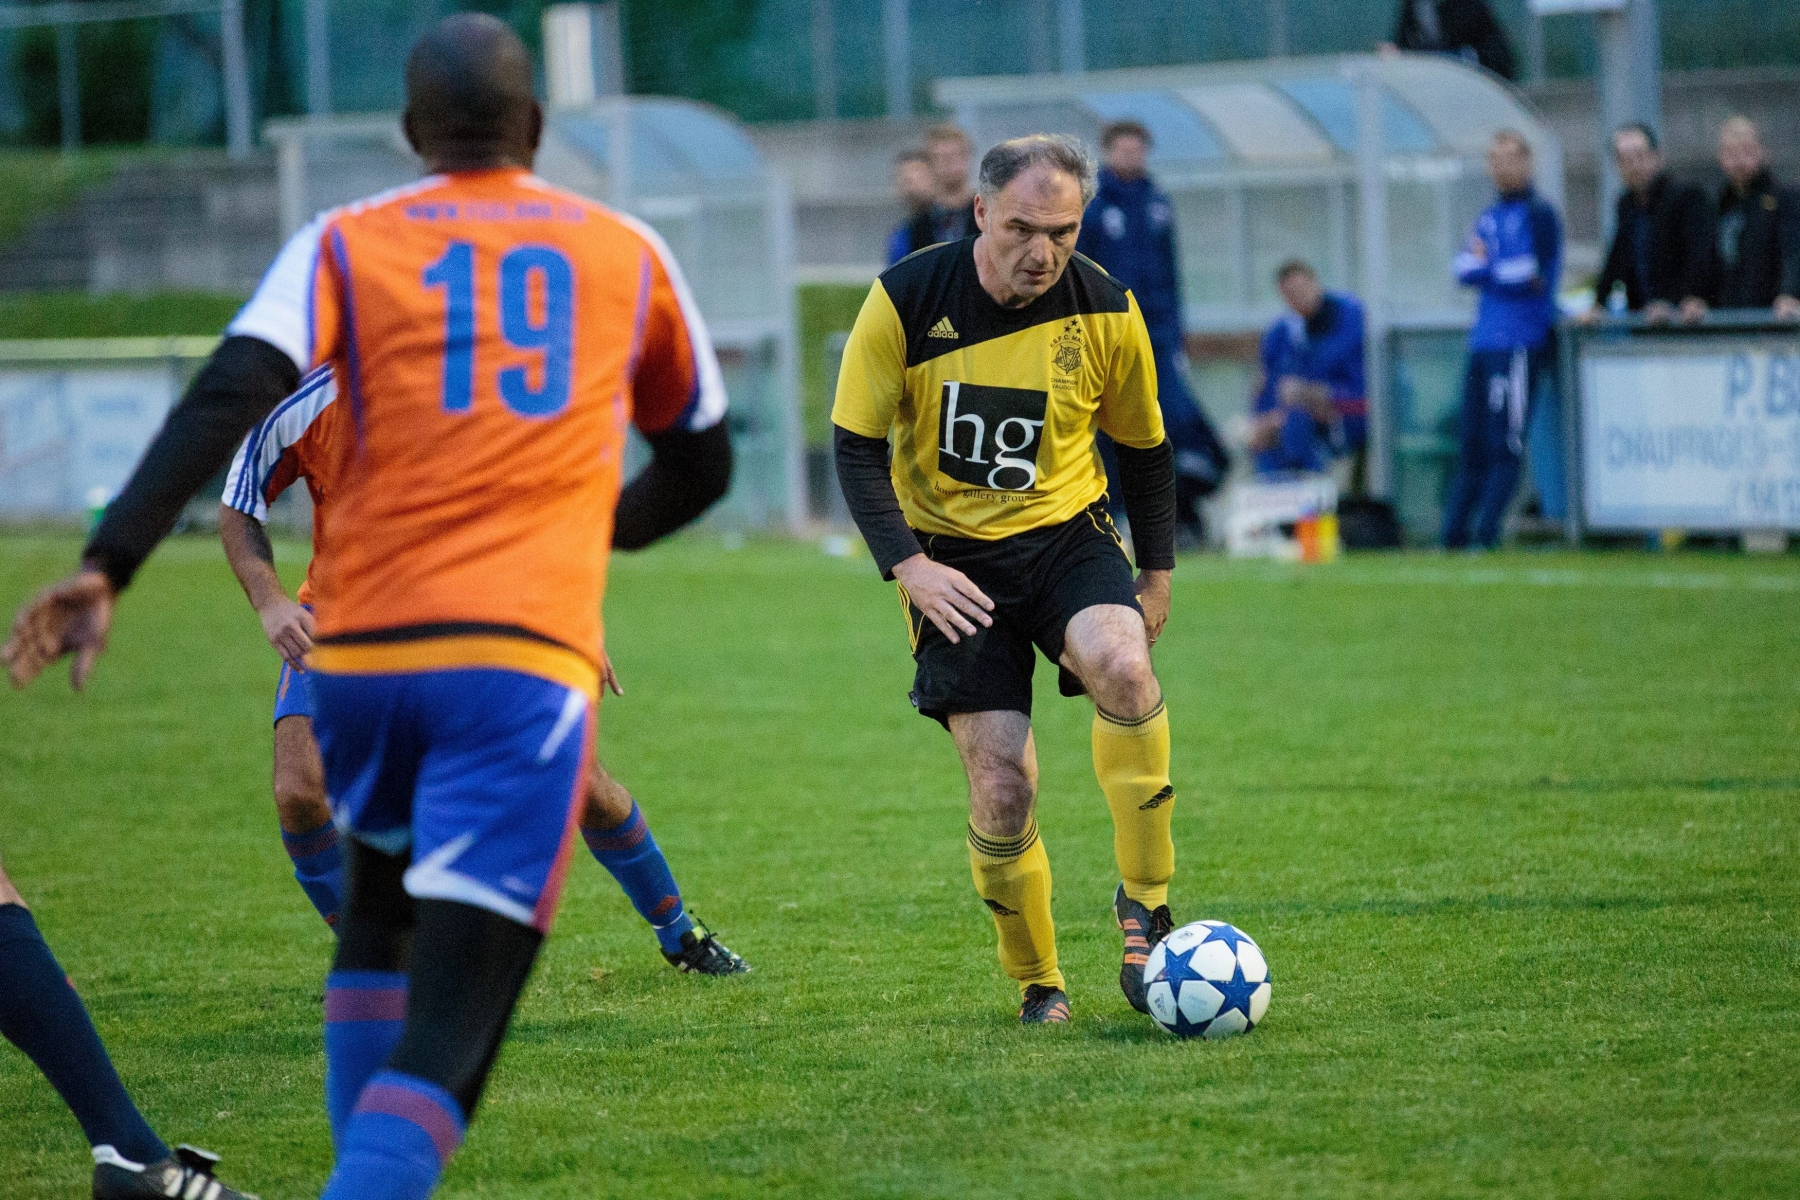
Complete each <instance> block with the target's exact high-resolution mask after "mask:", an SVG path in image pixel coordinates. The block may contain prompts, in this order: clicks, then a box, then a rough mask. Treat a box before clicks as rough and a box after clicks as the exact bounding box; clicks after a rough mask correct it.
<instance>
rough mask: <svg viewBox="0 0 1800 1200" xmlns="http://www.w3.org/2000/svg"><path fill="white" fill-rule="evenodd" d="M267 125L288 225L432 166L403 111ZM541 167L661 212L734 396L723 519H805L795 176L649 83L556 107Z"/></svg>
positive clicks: (788, 524)
mask: <svg viewBox="0 0 1800 1200" xmlns="http://www.w3.org/2000/svg"><path fill="white" fill-rule="evenodd" d="M266 132H267V136H268V138H269V140H270V141H271V142H273V143H274V144H275V146H276V153H277V162H278V164H279V176H278V179H279V188H280V199H281V218H282V228H283V233H284V235H285V234H287V233H290V232H292V231H293V230H295V229H298V228H299V227H300V226H301V225H302V224H304V223H305V222H306V221H307V220H308V219H309V218H310V217H311V216H312V215H313V214H314V213H315V212H318V211H319V210H321V209H325V208H329V207H331V206H333V205H336V204H342V203H345V202H347V201H350V200H353V199H356V198H358V197H360V196H366V195H369V194H371V193H374V192H378V191H381V190H384V189H386V188H390V187H394V186H396V185H399V184H404V183H408V182H410V181H412V180H414V179H416V178H418V177H419V175H420V173H421V169H422V168H421V166H420V163H419V160H418V158H417V157H416V156H415V155H414V154H413V153H412V151H411V150H410V149H409V148H408V147H407V145H406V140H405V138H404V137H403V136H402V134H401V132H400V121H399V118H398V117H397V116H395V115H392V114H380V115H370V116H346V117H323V118H320V117H308V118H300V119H294V120H282V121H272V122H270V123H269V125H268V127H267V131H266ZM536 169H537V173H538V174H539V175H540V176H542V177H543V178H544V179H545V180H547V181H549V182H550V183H553V184H556V185H558V186H560V187H565V188H568V189H570V190H571V191H574V192H578V193H580V194H582V195H584V196H589V197H591V198H593V199H595V200H599V201H601V202H602V203H605V204H607V205H609V206H611V207H613V208H615V209H618V210H620V211H622V212H625V213H629V214H631V215H633V216H635V217H637V218H639V219H640V220H642V221H644V222H645V223H647V224H649V225H650V226H652V227H653V228H655V230H656V231H657V232H658V233H659V234H661V235H662V237H663V239H664V240H665V241H667V242H668V244H669V248H670V249H671V250H672V251H673V252H674V255H675V258H676V261H677V262H679V263H680V264H681V269H682V272H683V274H685V275H686V277H687V281H688V284H689V286H690V287H691V288H692V290H693V294H694V300H695V303H696V304H698V305H699V307H700V311H701V313H702V314H703V315H704V316H705V318H706V323H707V327H708V329H709V330H710V331H711V333H712V338H713V342H714V345H715V346H716V347H717V349H718V353H719V361H720V365H721V367H722V368H723V370H724V374H725V386H726V390H727V392H728V393H729V394H730V397H731V416H730V420H731V423H732V431H733V440H734V442H735V444H736V450H737V467H736V471H735V474H734V477H733V481H732V488H731V493H730V495H729V496H728V497H727V498H726V500H725V501H724V502H723V503H722V504H721V505H720V506H719V508H718V509H716V510H715V511H714V514H713V517H712V520H713V521H715V522H716V523H718V524H720V525H722V526H724V527H725V528H727V529H730V530H745V529H767V528H784V529H789V530H795V531H797V530H799V529H800V528H801V526H802V524H803V522H804V521H805V519H806V491H805V474H804V462H803V458H802V443H801V431H800V413H799V388H798V382H797V380H798V367H797V361H798V360H797V357H796V353H797V351H796V341H795V336H796V335H795V316H794V289H793V278H792V275H793V257H794V256H793V205H792V202H791V200H790V198H789V193H788V190H787V187H786V184H785V181H784V180H782V179H781V178H780V177H779V175H777V174H776V173H775V172H773V171H772V170H770V169H769V167H768V165H767V164H766V163H765V162H764V161H763V159H762V156H761V155H760V154H759V153H758V152H757V150H756V147H755V146H754V145H753V144H752V143H751V141H750V139H749V138H748V137H746V136H745V135H744V132H743V130H742V129H741V128H740V127H739V126H738V125H737V123H736V122H735V121H734V120H732V119H731V118H730V117H729V116H728V115H726V114H724V113H722V112H720V111H718V110H716V109H713V108H709V107H707V106H705V105H702V104H696V103H694V102H692V101H688V100H670V99H660V98H652V97H635V96H634V97H615V98H608V99H604V100H601V101H599V102H598V103H596V104H594V105H592V106H590V107H585V108H579V109H562V110H556V111H553V112H551V113H550V114H549V115H548V119H547V121H546V124H545V129H544V140H543V145H542V146H541V147H540V149H539V152H538V158H537V164H536ZM641 453H642V448H641V447H639V448H638V449H637V450H636V451H634V455H635V454H641ZM635 465H636V464H635V462H634V463H633V464H632V465H631V466H629V467H628V470H635Z"/></svg>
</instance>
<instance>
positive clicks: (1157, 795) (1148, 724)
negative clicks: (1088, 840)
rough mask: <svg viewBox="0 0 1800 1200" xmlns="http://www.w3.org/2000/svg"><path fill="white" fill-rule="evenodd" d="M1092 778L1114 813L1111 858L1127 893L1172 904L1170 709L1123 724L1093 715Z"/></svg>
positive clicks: (1150, 902)
mask: <svg viewBox="0 0 1800 1200" xmlns="http://www.w3.org/2000/svg"><path fill="white" fill-rule="evenodd" d="M1094 775H1095V777H1096V778H1098V779H1099V780H1100V790H1101V791H1103V792H1105V793H1106V806H1107V807H1108V808H1110V809H1112V819H1113V857H1114V858H1116V859H1118V862H1119V876H1120V878H1121V879H1123V880H1124V881H1125V894H1126V895H1127V896H1129V897H1131V898H1132V899H1133V900H1136V901H1137V902H1138V903H1139V904H1142V905H1143V906H1144V907H1145V908H1149V909H1155V908H1158V907H1160V906H1162V905H1164V904H1167V903H1168V902H1169V879H1170V878H1171V877H1172V876H1173V875H1174V874H1175V841H1174V839H1173V838H1171V837H1170V836H1169V818H1170V817H1172V816H1174V814H1175V789H1174V788H1172V787H1170V786H1169V710H1168V708H1167V707H1166V706H1165V705H1163V704H1162V703H1161V702H1158V704H1157V706H1156V707H1155V708H1154V709H1153V710H1151V712H1150V714H1149V715H1148V716H1145V717H1140V718H1138V719H1137V720H1135V721H1124V720H1121V719H1119V718H1117V717H1114V716H1112V715H1111V714H1109V713H1104V712H1101V711H1099V710H1098V709H1096V710H1095V711H1094Z"/></svg>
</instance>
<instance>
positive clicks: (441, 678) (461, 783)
mask: <svg viewBox="0 0 1800 1200" xmlns="http://www.w3.org/2000/svg"><path fill="white" fill-rule="evenodd" d="M406 85H407V110H406V132H407V136H408V138H409V139H410V140H411V142H412V144H413V146H414V148H415V149H417V150H418V151H419V153H420V156H421V157H422V158H423V159H424V161H425V164H426V166H427V168H428V169H429V170H430V171H431V172H432V174H431V175H430V176H428V177H427V178H426V179H424V180H423V181H421V182H420V183H418V184H416V185H414V186H412V187H410V188H406V189H402V190H400V191H398V192H393V193H388V194H385V195H382V196H377V197H374V198H371V199H369V200H366V201H363V202H360V203H357V204H353V205H350V206H347V207H345V208H343V209H339V210H336V211H333V212H331V213H327V214H325V215H324V216H322V217H321V218H320V219H318V220H317V221H315V222H314V223H313V224H312V225H310V226H308V227H307V228H306V229H305V230H303V231H302V232H301V233H300V234H299V235H297V236H296V237H295V238H294V239H293V240H292V241H291V242H290V243H289V244H288V246H287V247H286V248H284V249H283V251H282V253H281V255H280V257H279V258H278V259H277V261H276V263H275V265H274V266H273V267H272V268H271V270H270V273H269V275H268V276H267V277H266V278H265V280H264V282H263V284H262V285H261V286H260V287H259V289H258V292H257V295H256V296H255V297H254V298H253V299H252V300H251V302H250V304H249V305H248V306H246V308H245V310H244V312H243V313H241V314H240V315H239V317H238V319H237V320H236V321H235V322H234V323H233V325H232V327H231V330H230V331H229V332H230V334H231V336H229V337H228V338H227V339H226V341H225V342H224V344H223V345H222V346H221V347H220V349H219V351H218V352H217V353H215V355H214V357H213V359H212V360H211V361H210V362H209V363H208V365H207V367H206V368H205V369H204V370H203V371H202V372H201V375H200V377H199V378H198V379H197V380H196V383H195V385H194V386H193V387H192V388H191V389H190V392H189V395H188V396H187V397H186V398H185V399H184V400H183V403H182V404H181V405H180V406H179V407H178V408H177V410H176V411H175V412H174V413H172V414H171V417H170V420H169V422H168V423H167V424H166V425H165V427H164V429H163V431H162V432H161V433H160V434H159V435H158V436H157V438H156V440H155V441H154V442H153V443H152V445H151V448H150V449H149V450H148V451H147V452H146V455H145V460H144V462H142V463H140V464H139V467H138V469H137V471H136V472H134V475H133V478H132V480H131V482H130V483H128V484H127V487H126V489H125V491H124V492H123V493H122V494H121V496H120V499H119V500H118V501H115V502H114V504H113V505H112V506H110V507H109V509H108V512H107V514H106V516H105V518H104V519H103V520H102V522H101V524H100V526H99V528H98V529H97V530H96V531H95V534H94V537H93V538H92V539H90V541H89V545H88V547H87V550H86V551H85V552H84V569H83V570H82V571H81V572H78V573H77V574H76V575H75V576H73V577H72V578H70V579H69V580H66V581H64V582H63V583H61V584H59V585H57V586H55V587H53V588H50V589H47V590H46V591H45V592H43V593H41V594H40V595H39V596H38V597H36V598H35V599H34V600H32V601H31V602H30V603H28V604H27V605H26V606H25V607H24V608H23V609H22V610H21V612H20V614H19V616H18V618H17V619H16V620H15V623H14V627H13V634H12V637H11V638H10V639H9V641H8V643H7V645H6V647H5V650H4V657H5V658H6V660H7V662H8V665H9V667H10V669H11V672H12V675H13V678H14V681H15V683H18V684H21V685H22V684H23V683H25V682H27V681H29V680H30V679H31V678H32V677H34V676H35V675H36V674H37V673H38V672H40V671H41V670H42V669H43V668H44V667H45V666H47V665H48V664H49V663H50V662H52V661H54V660H55V659H57V658H59V657H61V656H62V655H64V654H67V653H73V654H74V655H75V669H74V672H73V681H74V682H75V683H76V684H77V685H79V684H80V683H81V682H82V681H83V680H84V679H85V678H86V675H87V673H88V672H89V671H90V670H91V669H92V666H93V664H94V661H95V660H96V658H97V657H98V655H99V653H100V652H101V650H102V649H103V648H104V645H105V637H106V633H107V630H108V628H109V626H110V621H111V616H112V609H113V600H114V597H115V596H116V595H117V593H118V592H119V591H120V590H121V589H122V588H123V586H124V585H125V584H126V583H127V582H128V581H129V580H130V577H131V574H132V573H133V571H135V569H136V568H137V566H138V565H139V564H140V563H141V562H142V561H143V559H144V557H145V556H147V555H148V553H149V552H150V550H151V549H152V548H153V547H154V546H155V544H156V542H157V541H158V540H159V539H160V538H161V537H162V536H163V535H164V534H166V532H167V530H168V528H169V527H170V525H171V524H172V523H173V520H174V517H175V515H176V514H177V513H178V512H179V511H180V507H181V505H182V504H183V503H185V502H186V500H187V499H189V498H190V497H191V496H192V495H193V494H194V493H195V492H197V491H198V490H199V488H200V487H201V486H203V485H204V483H205V480H206V479H207V478H208V477H209V476H210V475H211V474H212V473H213V472H214V471H216V470H217V469H218V468H219V467H220V466H221V465H223V462H224V461H225V459H226V458H228V457H229V455H230V452H231V450H232V449H233V448H234V447H235V445H236V444H237V442H238V441H240V440H241V439H242V438H243V436H244V435H245V434H246V433H248V432H249V430H250V428H251V427H252V426H253V425H254V424H255V423H256V422H257V421H260V420H261V419H262V418H264V417H265V416H267V415H268V414H269V412H270V411H272V410H273V409H274V407H275V406H276V404H278V403H279V402H280V400H281V398H282V397H283V396H286V395H287V394H289V393H291V392H292V391H293V390H294V388H295V385H296V383H298V381H299V377H300V374H301V373H302V371H303V370H309V369H311V368H314V367H317V366H320V365H325V364H330V366H331V368H332V370H333V373H334V375H335V376H336V377H337V378H339V379H340V380H341V381H342V386H343V387H344V389H345V393H346V399H347V400H348V408H347V410H346V411H347V413H348V415H349V416H350V419H351V424H352V429H353V436H352V437H351V438H349V439H347V449H346V452H345V453H346V457H345V461H344V462H343V463H342V464H341V470H340V472H339V474H338V476H337V478H338V481H339V482H338V490H337V495H336V496H335V497H334V499H333V501H332V505H331V509H330V513H329V516H328V519H327V521H326V523H325V525H324V527H323V529H322V530H321V531H320V533H321V537H320V539H319V543H318V545H317V546H316V548H315V558H314V563H313V580H314V584H315V589H316V592H315V596H314V601H315V604H316V606H317V610H318V612H317V624H316V628H315V630H314V648H313V650H312V652H311V654H310V656H309V658H308V670H309V674H310V675H311V679H312V684H313V699H314V702H315V704H316V705H317V710H318V719H317V723H316V732H317V735H318V740H319V746H320V750H321V754H322V757H323V761H324V767H325V775H326V783H327V788H328V791H329V794H330V795H331V796H332V798H333V802H334V805H335V807H336V813H337V823H338V826H339V828H340V829H342V830H343V831H344V833H345V835H346V842H347V845H348V851H349V854H348V858H349V865H348V878H349V889H348V896H347V899H346V903H345V907H344V913H343V917H342V920H340V922H339V924H338V946H337V952H336V959H335V962H334V965H333V970H332V972H331V974H330V976H329V977H328V979H327V985H326V1000H325V1008H326V1031H325V1044H326V1056H327V1067H326V1091H327V1108H328V1110H329V1113H330V1116H331V1118H332V1129H333V1134H334V1138H335V1141H336V1146H337V1164H336V1167H335V1169H334V1171H333V1174H332V1177H331V1180H330V1181H329V1182H328V1183H327V1185H326V1188H325V1196H326V1197H328V1198H330V1200H345V1198H347V1197H352V1196H354V1197H357V1198H359V1200H364V1198H372V1197H392V1198H395V1200H415V1198H421V1197H424V1196H426V1195H428V1194H429V1193H430V1192H431V1191H432V1189H433V1188H434V1187H435V1186H436V1182H437V1178H438V1175H439V1173H440V1172H441V1170H442V1168H443V1164H444V1162H445V1160H446V1159H448V1157H449V1155H450V1154H451V1153H452V1152H453V1151H454V1150H455V1148H456V1147H457V1146H458V1145H459V1144H460V1142H461V1140H462V1137H463V1133H464V1130H465V1128H466V1125H467V1122H468V1120H469V1118H470V1116H471V1115H472V1113H473V1111H474V1108H475V1104H476V1101H477V1100H478V1098H479V1096H480V1094H481V1090H482V1087H483V1085H484V1083H485V1082H486V1079H487V1074H488V1071H489V1069H490V1068H491V1067H492V1064H493V1062H494V1059H495V1056H496V1055H497V1054H498V1051H499V1047H500V1042H501V1040H502V1038H503V1036H504V1034H505V1030H506V1024H507V1021H508V1019H509V1018H510V1016H511V1013H512V1010H513V1007H514V1005H515V1003H516V1002H517V999H518V995H519V992H520V990H521V989H522V988H523V986H524V983H525V980H526V977H527V976H528V974H529V973H530V970H531V965H532V963H533V961H534V959H535V958H536V955H537V951H538V947H539V946H540V944H541V943H542V940H543V937H544V934H545V932H546V931H547V930H548V928H549V925H550V919H551V916H552V913H553V912H554V910H555V906H556V901H557V898H558V894H559V892H560V889H561V883H562V877H563V872H564V871H565V870H566V868H567V864H568V857H569V853H570V847H571V843H572V836H573V834H574V831H575V826H576V821H575V815H576V811H577V805H578V803H579V800H580V797H581V784H582V781H583V780H584V778H585V764H586V761H587V756H588V748H589V746H590V745H591V737H592V721H593V711H594V705H595V703H596V701H597V698H598V689H599V684H600V678H601V670H602V664H603V662H604V650H603V646H602V640H601V626H600V600H601V596H602V593H603V591H604V586H605V574H606V561H607V554H608V550H609V547H610V543H611V540H612V535H613V525H614V513H615V506H616V505H617V503H618V501H619V491H620V485H621V480H620V470H621V465H622V458H623V453H624V448H625V434H626V426H627V424H628V423H635V424H636V425H637V427H638V428H639V429H640V430H641V431H643V432H644V433H645V435H646V436H647V437H648V438H649V440H650V442H651V444H652V448H653V452H654V454H655V457H654V459H653V461H652V464H651V466H650V467H649V468H647V471H648V472H650V473H651V478H649V479H648V480H640V481H637V482H634V492H636V493H637V501H638V507H639V511H638V512H637V513H634V514H633V515H632V519H633V520H642V521H645V522H649V523H656V524H667V525H668V527H669V528H673V527H675V526H676V525H679V524H681V523H682V522H684V521H685V520H687V519H689V518H691V517H692V516H693V515H694V514H695V513H697V512H699V511H701V510H703V509H704V508H705V507H706V505H707V504H709V503H711V501H712V500H713V499H715V498H716V497H717V496H718V495H719V494H720V493H721V492H722V490H723V487H722V484H723V480H724V479H725V478H728V476H729V441H728V440H727V437H726V435H725V433H724V430H723V426H722V424H721V418H722V416H723V413H724V391H723V388H722V386H721V383H720V380H719V379H718V376H717V374H716V369H715V368H714V367H713V366H712V359H711V355H710V354H707V353H702V352H701V348H702V347H703V345H704V342H705V333H704V329H703V327H702V326H701V324H700V322H699V319H698V316H697V314H696V313H695V312H694V310H693V306H692V304H691V302H690V301H689V299H688V297H687V295H686V289H685V286H684V285H683V283H682V280H681V277H680V275H679V273H678V271H677V270H676V268H675V266H674V264H673V262H672V261H671V260H669V259H668V257H667V256H666V254H665V253H664V252H663V249H662V247H661V246H660V243H659V242H658V241H657V239H656V238H655V236H654V235H653V234H651V233H650V232H649V231H648V230H646V229H645V228H643V227H642V226H639V225H637V224H636V223H634V222H631V221H629V220H627V219H625V218H623V217H620V216H618V215H616V214H613V213H611V212H608V211H607V210H605V209H604V208H601V207H600V206H598V205H595V204H592V203H590V202H588V201H585V200H583V199H581V198H580V197H577V196H574V195H571V194H568V193H564V192H560V191H557V190H556V189H553V188H550V187H548V186H547V185H545V184H544V183H542V182H541V181H539V180H537V179H536V178H534V177H533V176H532V175H531V174H530V170H529V168H530V164H531V161H532V158H533V157H534V155H535V151H536V147H537V143H538V138H539V135H540V133H541V131H542V125H543V117H542V113H541V111H540V110H539V108H538V105H537V103H536V101H535V100H534V99H533V97H532V70H531V62H530V59H529V57H528V55H527V53H526V50H525V47H524V46H523V44H522V43H520V41H519V40H518V38H517V37H516V36H515V35H514V34H513V33H512V32H511V31H510V30H509V29H508V28H507V27H506V26H505V25H504V24H502V23H501V22H499V21H497V20H495V19H494V18H491V17H486V16H481V15H473V14H465V15H461V16H456V17H451V18H449V19H447V20H445V21H443V22H442V23H440V24H439V25H438V26H436V27H435V28H434V29H433V30H432V31H430V32H429V33H427V34H426V35H425V36H424V37H423V38H422V39H421V40H420V42H419V43H418V45H416V46H415V47H414V49H413V52H412V54H411V55H410V57H409V59H408V61H407V71H406ZM659 464H660V469H659ZM639 483H642V486H641V487H640V486H639ZM619 524H620V526H621V527H623V525H624V524H625V514H624V513H620V515H619Z"/></svg>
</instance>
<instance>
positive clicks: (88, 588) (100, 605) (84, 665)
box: [0, 569, 116, 692]
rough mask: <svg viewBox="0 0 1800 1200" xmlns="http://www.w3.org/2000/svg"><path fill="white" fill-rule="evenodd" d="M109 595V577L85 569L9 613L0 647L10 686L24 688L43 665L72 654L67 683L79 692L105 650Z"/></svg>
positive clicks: (109, 625)
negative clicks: (9, 623) (10, 618)
mask: <svg viewBox="0 0 1800 1200" xmlns="http://www.w3.org/2000/svg"><path fill="white" fill-rule="evenodd" d="M115 599H116V597H115V595H114V594H113V587H112V581H111V580H109V579H107V577H106V576H105V575H103V574H101V573H100V572H99V571H93V570H87V569H83V570H80V571H77V572H75V574H73V575H71V576H69V577H68V578H67V579H65V580H63V581H62V582H61V583H56V584H52V585H51V586H49V587H47V588H45V589H44V590H43V591H41V592H39V593H38V594H37V595H35V596H33V597H32V598H31V599H30V601H28V602H27V603H26V604H25V605H24V607H22V608H20V609H19V613H18V615H17V616H16V617H14V618H13V626H12V633H11V635H10V636H8V637H7V639H6V645H5V646H4V647H0V658H4V659H5V660H6V669H7V672H8V674H10V675H11V676H12V684H13V686H14V687H16V688H22V687H24V686H25V685H26V684H28V683H30V682H31V681H32V680H34V679H36V678H37V677H38V676H39V675H40V674H42V673H43V670H44V668H45V667H47V666H49V665H50V664H51V663H53V662H55V661H56V660H57V659H59V658H61V657H62V656H63V655H65V654H73V655H74V656H75V662H74V664H73V665H72V666H71V668H70V670H69V683H70V684H71V685H72V686H73V687H74V688H75V690H76V691H78V692H79V691H80V690H81V688H82V685H84V684H85V683H87V678H88V674H89V673H90V672H92V671H93V669H94V662H95V660H97V659H98V658H99V657H100V652H101V651H103V650H105V649H106V635H107V632H108V631H109V630H111V629H112V614H113V602H114V600H115Z"/></svg>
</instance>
